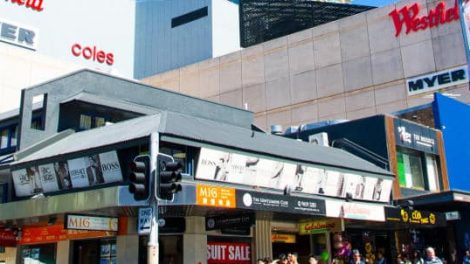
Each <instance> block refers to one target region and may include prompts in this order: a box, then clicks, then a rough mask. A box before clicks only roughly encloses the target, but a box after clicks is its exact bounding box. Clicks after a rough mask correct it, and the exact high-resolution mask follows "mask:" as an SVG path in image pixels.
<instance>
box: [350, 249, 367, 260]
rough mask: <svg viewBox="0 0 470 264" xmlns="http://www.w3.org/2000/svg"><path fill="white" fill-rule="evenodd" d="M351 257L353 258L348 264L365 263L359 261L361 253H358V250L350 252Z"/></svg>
mask: <svg viewBox="0 0 470 264" xmlns="http://www.w3.org/2000/svg"><path fill="white" fill-rule="evenodd" d="M352 257H353V258H352V259H351V261H350V262H349V264H365V262H364V261H363V260H362V259H361V253H360V252H359V250H357V249H354V250H353V251H352Z"/></svg>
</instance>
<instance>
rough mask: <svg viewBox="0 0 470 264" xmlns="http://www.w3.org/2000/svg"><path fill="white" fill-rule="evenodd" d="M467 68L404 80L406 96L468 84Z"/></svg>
mask: <svg viewBox="0 0 470 264" xmlns="http://www.w3.org/2000/svg"><path fill="white" fill-rule="evenodd" d="M468 81H469V79H468V69H467V66H462V67H457V68H453V69H450V70H444V71H440V72H436V73H431V74H427V75H421V76H417V77H414V78H411V79H407V80H406V86H407V91H408V95H410V96H411V95H415V94H420V93H427V92H431V91H436V90H440V89H443V88H446V87H449V86H453V85H459V84H463V83H468Z"/></svg>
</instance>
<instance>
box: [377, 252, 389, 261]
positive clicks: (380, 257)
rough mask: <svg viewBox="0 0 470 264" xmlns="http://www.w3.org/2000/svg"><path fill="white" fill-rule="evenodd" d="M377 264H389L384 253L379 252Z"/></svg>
mask: <svg viewBox="0 0 470 264" xmlns="http://www.w3.org/2000/svg"><path fill="white" fill-rule="evenodd" d="M375 264H387V261H386V260H385V257H384V254H383V253H382V251H378V252H377V259H376V260H375Z"/></svg>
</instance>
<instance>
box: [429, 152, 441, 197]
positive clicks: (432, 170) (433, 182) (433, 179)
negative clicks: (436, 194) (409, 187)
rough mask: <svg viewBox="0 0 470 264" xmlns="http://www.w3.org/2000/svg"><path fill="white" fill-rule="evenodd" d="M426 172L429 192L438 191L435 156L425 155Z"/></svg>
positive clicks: (437, 171)
mask: <svg viewBox="0 0 470 264" xmlns="http://www.w3.org/2000/svg"><path fill="white" fill-rule="evenodd" d="M426 172H427V176H428V184H429V190H430V191H438V190H439V189H440V186H439V167H438V165H437V161H436V156H434V155H430V154H426Z"/></svg>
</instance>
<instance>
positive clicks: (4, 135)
mask: <svg viewBox="0 0 470 264" xmlns="http://www.w3.org/2000/svg"><path fill="white" fill-rule="evenodd" d="M0 137H1V138H0V149H6V148H7V147H8V129H2V130H0Z"/></svg>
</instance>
